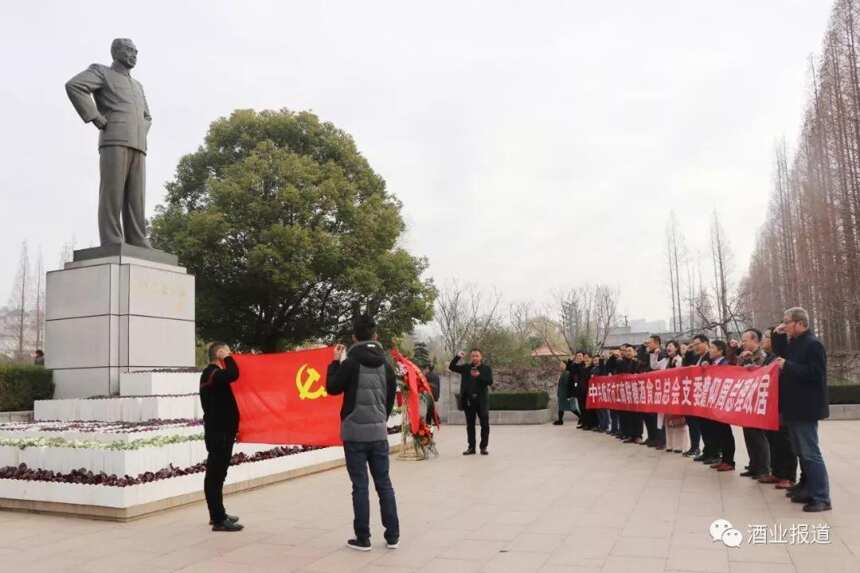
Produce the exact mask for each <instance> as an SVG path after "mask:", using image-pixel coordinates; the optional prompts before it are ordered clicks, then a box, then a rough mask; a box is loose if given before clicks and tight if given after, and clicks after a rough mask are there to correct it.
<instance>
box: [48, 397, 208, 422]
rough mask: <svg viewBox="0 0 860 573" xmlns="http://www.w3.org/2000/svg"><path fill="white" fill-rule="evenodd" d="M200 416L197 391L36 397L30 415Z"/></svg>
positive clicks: (110, 418)
mask: <svg viewBox="0 0 860 573" xmlns="http://www.w3.org/2000/svg"><path fill="white" fill-rule="evenodd" d="M202 417H203V410H202V408H201V406H200V397H199V395H197V394H177V395H164V396H112V397H105V398H71V399H67V400H36V402H35V403H34V404H33V418H34V419H35V420H36V421H37V422H39V421H49V420H50V421H60V422H73V421H98V422H143V421H146V420H177V419H200V418H202Z"/></svg>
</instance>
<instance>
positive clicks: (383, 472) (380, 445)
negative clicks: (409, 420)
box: [326, 316, 400, 551]
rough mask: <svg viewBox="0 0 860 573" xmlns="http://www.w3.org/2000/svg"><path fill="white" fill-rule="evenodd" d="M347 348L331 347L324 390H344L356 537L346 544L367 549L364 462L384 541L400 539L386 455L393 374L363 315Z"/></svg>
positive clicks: (391, 544)
mask: <svg viewBox="0 0 860 573" xmlns="http://www.w3.org/2000/svg"><path fill="white" fill-rule="evenodd" d="M353 341H354V342H355V344H353V345H352V346H351V347H350V349H349V351H347V349H346V347H345V346H343V345H342V344H338V345H337V346H336V347H335V350H334V361H332V363H331V364H330V365H329V367H328V376H327V378H326V392H328V393H329V394H331V395H332V396H337V395H338V394H343V405H342V406H341V409H340V435H341V439H342V440H343V451H344V455H345V457H346V470H347V472H349V479H350V480H351V481H352V509H353V514H354V516H355V519H354V521H353V527H354V529H355V538H354V539H350V540H349V541H347V542H346V543H347V546H348V547H350V548H351V549H357V550H359V551H370V549H371V546H370V499H369V493H368V480H367V468H368V467H370V474H371V475H372V476H373V485H374V486H375V487H376V493H377V494H378V495H379V507H380V513H381V514H382V525H383V526H384V527H385V542H386V546H387V547H388V548H389V549H396V548H397V547H398V545H399V543H400V521H399V520H398V518H397V502H396V500H395V497H394V486H392V485H391V478H390V477H389V475H388V472H389V459H388V417H389V416H390V415H391V410H392V409H393V408H394V396H395V394H396V392H397V377H396V375H395V373H394V368H393V367H392V366H391V364H389V363H388V362H387V361H386V359H385V352H384V351H383V349H382V346H381V345H380V344H379V342H377V336H376V323H375V322H374V320H373V319H372V318H370V317H369V316H361V317H359V319H358V320H357V321H356V323H355V330H354V332H353Z"/></svg>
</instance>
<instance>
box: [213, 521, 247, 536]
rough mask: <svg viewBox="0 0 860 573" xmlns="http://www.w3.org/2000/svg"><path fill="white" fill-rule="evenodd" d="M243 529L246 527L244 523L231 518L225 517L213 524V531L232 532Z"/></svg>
mask: <svg viewBox="0 0 860 573" xmlns="http://www.w3.org/2000/svg"><path fill="white" fill-rule="evenodd" d="M243 529H245V526H244V525H241V524H239V523H236V522H235V521H230V520H229V519H225V520H224V521H222V522H221V523H216V524H215V525H213V526H212V531H228V532H231V533H232V532H235V531H242V530H243Z"/></svg>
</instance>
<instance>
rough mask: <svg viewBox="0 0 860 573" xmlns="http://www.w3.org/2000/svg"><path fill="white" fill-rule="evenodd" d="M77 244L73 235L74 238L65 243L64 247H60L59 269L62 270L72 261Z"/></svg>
mask: <svg viewBox="0 0 860 573" xmlns="http://www.w3.org/2000/svg"><path fill="white" fill-rule="evenodd" d="M76 244H77V239H75V237H74V235H72V238H71V239H70V240H68V241H66V242H65V243H63V245H62V246H61V247H60V255H59V267H60V268H61V269H62V268H63V267H64V266H65V264H66V263H69V262H71V261H72V258H73V255H74V252H75V245H76Z"/></svg>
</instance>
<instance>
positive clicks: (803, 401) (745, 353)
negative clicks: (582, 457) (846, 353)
mask: <svg viewBox="0 0 860 573" xmlns="http://www.w3.org/2000/svg"><path fill="white" fill-rule="evenodd" d="M774 362H775V363H777V364H778V365H779V367H780V377H779V411H780V427H779V429H778V430H773V431H771V430H762V429H759V428H743V437H744V444H745V446H746V449H747V453H748V455H749V460H750V463H749V465H748V466H747V467H746V470H745V471H744V472H742V473H741V474H740V475H741V476H743V477H748V478H752V479H755V480H757V481H758V482H759V483H762V484H772V485H773V486H774V487H776V488H777V489H781V490H786V496H787V497H789V498H790V499H791V501H793V502H795V503H803V504H804V507H803V509H804V511H808V512H818V511H827V510H829V509H831V502H830V490H829V484H828V477H827V469H826V467H825V464H824V459H823V456H822V454H821V450H820V447H819V443H818V420H821V419H825V418H827V417H828V416H829V406H828V403H829V400H828V395H827V375H826V352H825V350H824V346H823V345H822V344H821V342H820V341H819V340H818V338H817V337H816V336H815V335H814V334H813V333H812V332H811V331H810V330H809V316H808V314H807V312H806V311H805V310H804V309H802V308H791V309H788V310H786V311H785V316H784V318H783V322H782V323H781V324H779V325H777V326H776V327H774V328H772V329H769V330H767V331H766V332H764V333H762V332H761V331H759V330H757V329H755V328H750V329H747V330H746V331H744V332H743V334H742V336H741V339H740V341H737V340H730V341H729V342H728V343H727V342H725V341H723V340H710V339H709V338H708V337H707V336H705V335H704V334H698V335H696V336H694V337H693V338H692V339H691V340H690V341H689V343H681V342H679V341H676V340H671V341H669V342H667V343H666V345H665V347H664V346H663V344H662V340H661V339H660V337H659V336H656V335H655V336H651V337H649V339H648V340H647V341H646V342H645V343H644V344H642V345H640V346H638V347H634V346H633V345H630V344H624V345H622V346H621V347H620V348H618V349H616V350H613V351H612V352H609V353H604V354H602V355H599V356H598V355H589V354H588V353H585V352H577V353H576V354H575V355H574V357H573V359H572V360H569V361H568V362H566V363H565V364H564V365H563V371H562V372H561V374H560V376H559V382H558V391H557V396H558V404H559V407H558V419H557V420H556V421H555V422H554V423H555V424H556V425H562V424H563V423H564V414H565V412H566V411H572V412H573V413H574V414H575V415H576V416H577V417H578V418H579V424H578V425H577V428H579V429H582V430H591V431H596V432H604V433H607V434H610V435H612V436H615V437H617V438H618V439H620V440H622V441H623V442H624V443H626V444H642V445H645V446H648V447H652V448H654V449H656V450H662V451H666V452H672V453H680V454H682V455H683V456H684V457H688V458H691V459H692V460H694V461H696V462H701V463H704V464H706V465H708V466H709V467H710V468H712V469H714V470H716V471H718V472H731V471H734V470H735V453H736V449H737V448H736V443H735V435H734V432H733V431H732V427H731V426H730V425H729V424H726V423H724V422H720V421H718V420H712V419H708V418H700V417H695V416H676V415H670V414H666V415H664V414H660V413H656V412H649V413H644V412H633V411H625V410H605V409H589V408H586V407H585V406H586V397H587V396H588V387H589V383H590V380H591V378H592V377H593V376H602V375H614V374H637V373H642V372H649V371H653V370H665V369H671V368H679V367H682V366H696V365H700V366H701V365H715V366H719V365H738V366H743V367H747V368H755V367H761V366H767V365H769V364H772V363H774ZM646 432H647V438H646V437H645V436H646ZM700 445H701V446H702V447H701V448H700ZM798 464H799V465H800V468H801V477H800V480H799V481H796V477H797V467H798Z"/></svg>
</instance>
